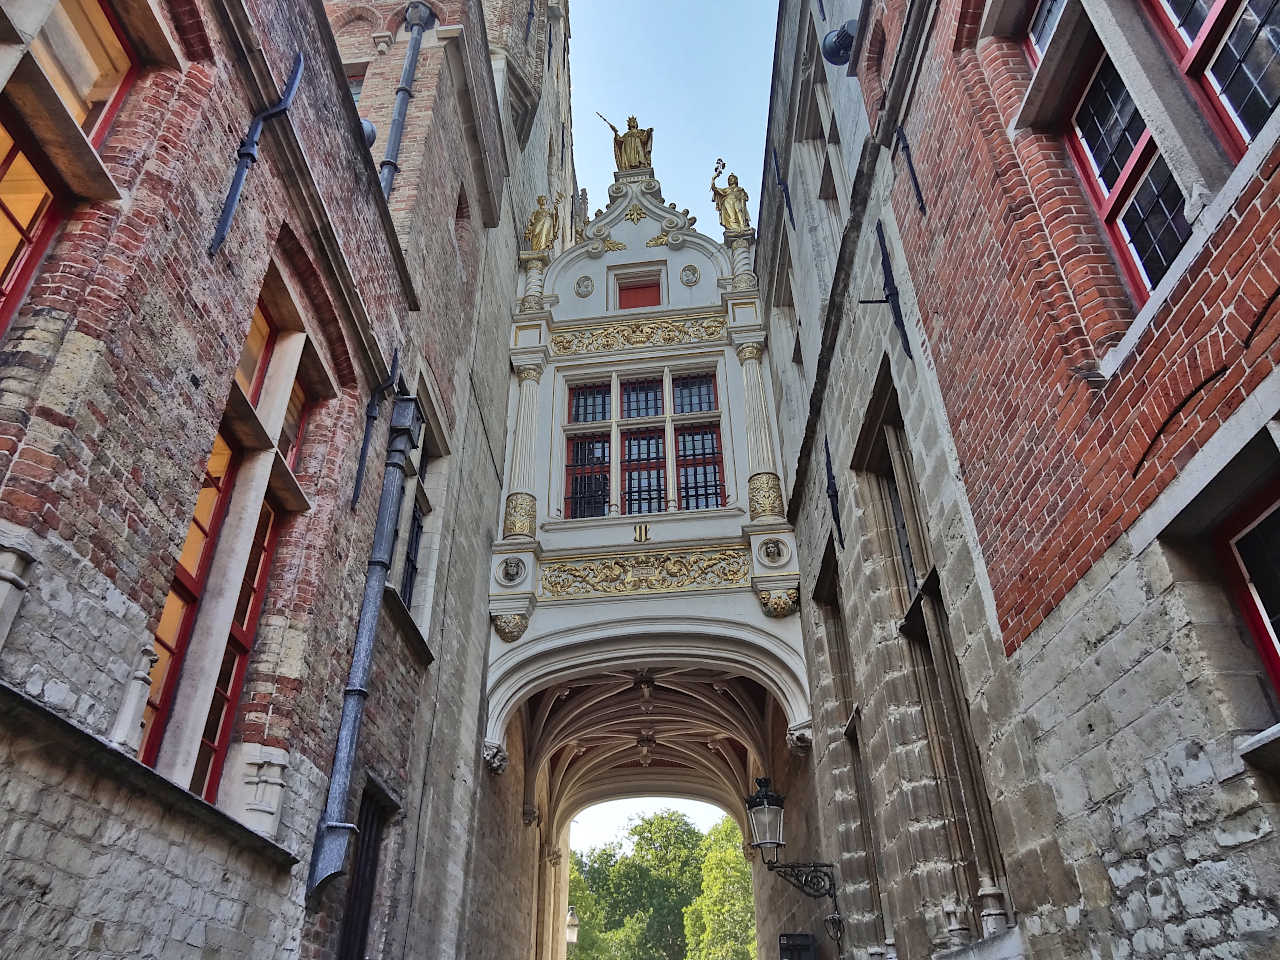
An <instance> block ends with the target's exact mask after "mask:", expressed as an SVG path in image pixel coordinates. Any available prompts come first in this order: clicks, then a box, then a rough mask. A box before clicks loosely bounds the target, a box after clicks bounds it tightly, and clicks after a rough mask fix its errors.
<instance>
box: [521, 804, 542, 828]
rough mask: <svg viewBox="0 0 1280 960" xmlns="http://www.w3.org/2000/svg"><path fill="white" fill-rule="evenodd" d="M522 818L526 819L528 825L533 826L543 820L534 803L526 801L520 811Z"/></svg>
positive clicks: (525, 822)
mask: <svg viewBox="0 0 1280 960" xmlns="http://www.w3.org/2000/svg"><path fill="white" fill-rule="evenodd" d="M520 819H521V820H523V821H524V825H525V826H526V827H532V826H533V825H534V824H535V823H541V822H542V814H540V813H539V812H538V808H537V807H536V806H534V805H533V804H532V803H526V804H525V805H524V807H523V808H522V809H521V811H520Z"/></svg>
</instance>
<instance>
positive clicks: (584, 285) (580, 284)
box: [573, 273, 596, 299]
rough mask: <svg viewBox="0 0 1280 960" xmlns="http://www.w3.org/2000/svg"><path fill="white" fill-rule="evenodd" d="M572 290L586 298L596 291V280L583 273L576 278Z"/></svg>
mask: <svg viewBox="0 0 1280 960" xmlns="http://www.w3.org/2000/svg"><path fill="white" fill-rule="evenodd" d="M573 292H574V293H575V294H577V295H578V296H579V297H581V298H583V299H586V298H587V297H589V296H591V294H593V293H595V292H596V282H595V281H594V280H592V279H591V278H590V277H588V276H587V275H586V274H585V273H584V274H583V275H582V276H580V277H579V278H578V279H577V282H575V283H574V285H573Z"/></svg>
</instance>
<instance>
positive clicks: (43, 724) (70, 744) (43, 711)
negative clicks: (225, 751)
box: [0, 683, 298, 870]
mask: <svg viewBox="0 0 1280 960" xmlns="http://www.w3.org/2000/svg"><path fill="white" fill-rule="evenodd" d="M0 725H4V726H6V727H8V728H9V729H10V730H11V731H13V732H14V733H15V734H16V735H18V736H25V737H28V738H32V739H34V740H38V741H39V743H40V747H41V752H42V753H43V755H45V756H46V757H57V758H63V757H65V758H68V759H67V760H65V761H62V760H57V761H54V762H66V763H67V764H68V765H73V764H77V763H82V764H84V765H86V766H88V767H90V768H92V769H93V770H94V771H95V772H97V773H101V774H103V775H105V776H108V777H110V778H112V779H113V780H116V781H119V782H121V783H124V784H127V785H128V786H130V787H132V788H133V789H135V790H137V791H139V792H141V793H143V794H145V795H147V796H148V797H150V798H152V799H153V800H155V802H156V803H157V804H158V805H159V806H161V807H162V808H164V810H165V812H166V813H169V812H172V813H174V814H177V815H182V816H186V817H188V818H190V819H191V820H195V821H197V822H199V823H201V824H204V825H205V826H207V827H209V828H210V829H212V830H214V831H216V832H218V833H220V834H222V835H223V836H225V837H226V838H227V839H228V840H229V841H230V842H231V845H232V846H233V847H236V848H239V849H244V850H247V851H249V852H250V853H252V854H254V855H255V856H258V857H261V858H262V859H263V860H265V861H266V862H268V863H270V864H272V865H273V866H276V867H279V868H280V869H282V870H288V869H290V868H291V867H293V866H294V864H296V863H298V856H297V855H296V854H294V853H293V852H292V851H290V850H287V849H286V848H284V847H282V846H280V844H278V843H276V842H275V841H274V840H271V839H268V838H267V837H264V836H263V835H262V834H260V833H258V832H256V831H254V830H251V829H250V828H249V827H246V826H245V825H244V824H243V823H241V822H240V821H239V820H236V819H235V818H234V817H232V816H229V815H228V814H226V813H224V812H223V811H221V810H219V809H218V808H217V807H215V806H213V805H212V804H210V803H206V802H205V801H204V800H202V799H200V798H199V797H197V796H196V795H195V794H194V793H192V792H191V791H189V790H184V789H183V788H182V787H180V786H178V785H177V784H176V783H174V782H173V781H171V780H168V779H166V778H165V777H162V776H161V775H160V774H158V773H156V772H155V771H154V770H152V769H151V768H150V767H148V766H145V765H144V764H142V763H139V762H138V761H137V760H136V759H134V758H133V757H131V756H129V755H128V754H126V753H124V752H123V751H121V750H119V749H117V748H116V747H115V746H114V745H112V744H110V743H108V742H107V741H105V740H103V739H101V738H99V737H96V736H94V735H93V734H91V733H89V732H87V731H85V730H82V729H81V728H80V727H78V726H77V725H76V724H74V723H72V722H71V721H70V720H68V719H66V718H65V717H62V716H59V715H58V714H57V713H54V712H53V711H52V710H50V709H49V708H48V707H46V706H44V705H43V704H41V703H38V702H37V701H35V700H32V699H31V698H30V697H28V696H26V694H23V693H21V692H19V691H18V690H15V689H14V688H13V687H11V686H9V685H8V684H6V683H0ZM50 747H53V748H54V749H52V750H51V749H49V748H50Z"/></svg>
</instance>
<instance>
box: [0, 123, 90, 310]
mask: <svg viewBox="0 0 1280 960" xmlns="http://www.w3.org/2000/svg"><path fill="white" fill-rule="evenodd" d="M0 124H3V126H4V129H5V131H6V132H7V133H8V134H9V136H11V137H12V138H13V146H12V147H10V148H9V152H8V153H6V154H5V155H4V157H3V158H2V159H0V177H3V176H4V174H5V173H7V172H8V170H9V168H10V167H11V166H12V165H13V163H14V161H15V160H16V159H17V156H18V154H22V155H23V156H24V157H26V159H27V162H28V163H30V164H31V167H32V169H34V170H35V172H36V174H37V175H38V176H39V177H40V179H41V180H43V181H44V184H45V186H46V187H47V188H48V189H49V192H50V193H51V194H52V198H51V199H50V201H49V203H48V204H47V205H46V206H45V208H44V210H43V211H41V213H40V219H39V220H38V221H37V223H36V225H35V229H34V230H24V229H22V228H21V227H20V226H19V225H18V223H17V221H16V220H15V219H14V218H13V217H12V216H11V215H9V214H8V213H5V212H0V216H6V217H8V219H9V221H10V223H12V224H13V226H14V227H15V229H17V230H18V231H19V233H20V234H21V235H22V236H23V239H24V240H26V241H27V242H26V244H25V246H24V247H23V248H22V249H21V250H20V251H19V252H18V255H17V259H16V261H15V264H14V269H13V270H12V271H11V272H10V274H9V276H8V277H7V278H5V280H4V281H3V282H2V283H0V333H3V332H4V330H6V329H7V328H8V326H9V321H10V320H12V319H13V315H14V314H15V313H17V311H18V307H19V306H20V305H21V303H22V300H23V298H24V297H25V295H26V292H27V289H28V288H29V287H30V286H31V281H32V279H33V278H34V277H35V272H36V270H37V269H38V268H39V266H40V264H41V263H42V262H43V261H44V255H45V254H46V253H47V252H48V250H49V247H50V246H51V245H52V243H53V238H54V236H55V235H56V234H57V232H58V230H59V229H60V228H61V227H62V225H63V223H65V222H66V220H67V217H69V216H70V215H71V210H72V209H73V207H74V205H75V199H74V196H73V194H72V193H71V190H70V189H68V187H67V185H66V184H65V183H64V182H63V180H62V177H61V176H59V174H58V172H57V170H55V169H54V167H53V165H52V164H51V163H50V162H49V158H48V157H47V156H46V155H45V152H44V150H43V149H41V147H40V142H39V141H38V140H37V139H36V138H35V135H34V134H32V133H31V131H30V129H28V127H27V125H26V124H25V123H24V122H23V120H22V118H21V117H20V116H19V115H18V112H17V111H16V110H14V109H13V108H12V107H11V106H10V105H9V103H8V102H7V101H5V100H3V99H0ZM2 206H3V205H0V207H2Z"/></svg>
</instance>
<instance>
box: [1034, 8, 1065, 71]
mask: <svg viewBox="0 0 1280 960" xmlns="http://www.w3.org/2000/svg"><path fill="white" fill-rule="evenodd" d="M1066 6H1067V0H1040V3H1039V4H1038V5H1037V6H1036V9H1035V12H1034V13H1032V15H1031V25H1030V26H1029V27H1028V28H1027V37H1028V38H1029V39H1030V40H1031V46H1032V48H1033V51H1034V53H1035V55H1036V58H1037V59H1038V58H1039V55H1040V54H1042V53H1044V50H1045V47H1047V46H1048V45H1049V38H1050V37H1052V36H1053V30H1054V28H1055V27H1056V26H1057V25H1058V21H1059V20H1061V19H1062V11H1063V10H1065V9H1066Z"/></svg>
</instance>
